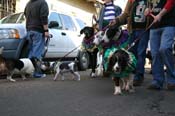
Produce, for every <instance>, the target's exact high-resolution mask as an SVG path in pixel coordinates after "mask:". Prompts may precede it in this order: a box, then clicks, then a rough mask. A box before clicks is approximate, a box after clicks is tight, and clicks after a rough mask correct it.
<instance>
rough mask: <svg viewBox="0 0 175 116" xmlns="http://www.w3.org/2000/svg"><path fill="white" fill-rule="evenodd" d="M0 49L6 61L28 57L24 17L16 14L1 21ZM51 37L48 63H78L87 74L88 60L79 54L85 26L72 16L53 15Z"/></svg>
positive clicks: (47, 56)
mask: <svg viewBox="0 0 175 116" xmlns="http://www.w3.org/2000/svg"><path fill="white" fill-rule="evenodd" d="M0 22H1V24H0V47H1V46H4V48H5V49H4V51H3V56H4V57H7V58H14V59H18V58H22V57H27V55H28V49H27V48H28V47H27V40H26V39H25V37H26V28H25V17H24V14H23V13H16V14H12V15H9V16H7V17H5V18H3V19H1V21H0ZM48 25H49V33H50V34H52V38H50V42H49V45H48V50H47V52H46V55H45V57H44V58H43V59H44V60H45V61H55V60H59V59H61V60H75V59H77V60H78V64H79V69H80V70H85V69H87V68H88V66H89V56H88V54H87V53H86V52H83V51H81V50H80V45H81V42H82V39H83V36H81V35H80V30H81V29H82V28H83V27H84V26H85V23H84V22H83V21H82V20H80V19H78V18H76V17H73V16H69V15H66V14H61V13H58V12H54V11H52V12H50V14H49V24H48Z"/></svg>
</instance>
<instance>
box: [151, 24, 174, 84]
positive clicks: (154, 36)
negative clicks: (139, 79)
mask: <svg viewBox="0 0 175 116" xmlns="http://www.w3.org/2000/svg"><path fill="white" fill-rule="evenodd" d="M174 37H175V27H163V28H158V29H151V30H150V46H151V55H152V58H153V61H152V73H153V81H152V82H153V83H156V84H159V85H160V86H163V83H164V81H165V73H164V66H166V68H167V71H166V77H167V83H170V84H175V69H174V61H173V54H172V44H173V42H174Z"/></svg>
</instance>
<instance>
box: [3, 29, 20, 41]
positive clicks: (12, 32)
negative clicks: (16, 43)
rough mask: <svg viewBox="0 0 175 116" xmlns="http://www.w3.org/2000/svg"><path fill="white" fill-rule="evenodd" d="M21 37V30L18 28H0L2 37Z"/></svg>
mask: <svg viewBox="0 0 175 116" xmlns="http://www.w3.org/2000/svg"><path fill="white" fill-rule="evenodd" d="M10 38H12V39H13V38H14V39H19V38H20V36H19V32H18V30H17V29H10V28H9V29H0V39H10Z"/></svg>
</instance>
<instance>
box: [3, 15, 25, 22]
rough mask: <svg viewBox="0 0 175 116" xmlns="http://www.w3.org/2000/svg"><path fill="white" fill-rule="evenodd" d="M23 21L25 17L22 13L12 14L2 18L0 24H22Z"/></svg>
mask: <svg viewBox="0 0 175 116" xmlns="http://www.w3.org/2000/svg"><path fill="white" fill-rule="evenodd" d="M24 21H25V17H24V14H23V13H18V14H13V15H9V16H7V17H4V18H2V19H1V21H0V23H1V24H7V23H23V22H24Z"/></svg>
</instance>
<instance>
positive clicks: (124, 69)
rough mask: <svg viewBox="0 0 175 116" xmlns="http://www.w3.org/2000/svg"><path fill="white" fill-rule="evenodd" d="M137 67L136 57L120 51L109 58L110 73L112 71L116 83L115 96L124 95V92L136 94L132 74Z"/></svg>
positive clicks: (122, 50)
mask: <svg viewBox="0 0 175 116" xmlns="http://www.w3.org/2000/svg"><path fill="white" fill-rule="evenodd" d="M135 67H136V58H135V56H134V55H133V54H132V53H130V52H128V51H126V50H124V49H118V50H116V51H115V52H114V53H113V54H111V56H110V58H109V65H108V71H111V74H112V78H113V81H114V83H115V88H114V95H119V94H122V90H125V91H129V92H134V91H135V90H134V87H133V75H132V72H133V71H134V70H135Z"/></svg>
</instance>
